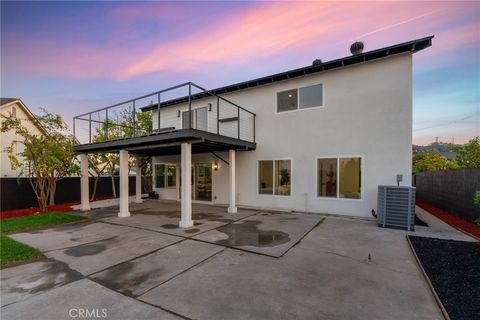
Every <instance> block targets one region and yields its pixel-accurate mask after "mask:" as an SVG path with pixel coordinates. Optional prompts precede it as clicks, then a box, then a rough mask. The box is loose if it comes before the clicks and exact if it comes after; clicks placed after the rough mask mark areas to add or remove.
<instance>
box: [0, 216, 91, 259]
mask: <svg viewBox="0 0 480 320" xmlns="http://www.w3.org/2000/svg"><path fill="white" fill-rule="evenodd" d="M80 220H85V218H84V217H79V216H73V215H68V214H64V213H61V212H50V213H45V214H38V215H32V216H26V217H19V218H10V219H5V220H1V221H0V266H4V265H7V264H10V263H13V262H20V261H25V260H31V259H35V258H38V257H40V256H41V255H42V253H41V252H40V251H39V250H37V249H35V248H32V247H30V246H27V245H26V244H23V243H20V242H18V241H15V240H13V239H11V238H9V237H7V236H6V235H3V233H5V232H12V231H25V230H28V229H34V228H39V227H45V226H53V225H56V224H62V223H67V222H74V221H80Z"/></svg>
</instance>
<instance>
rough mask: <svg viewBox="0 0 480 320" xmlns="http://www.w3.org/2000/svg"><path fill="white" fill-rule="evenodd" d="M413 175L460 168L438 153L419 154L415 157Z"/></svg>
mask: <svg viewBox="0 0 480 320" xmlns="http://www.w3.org/2000/svg"><path fill="white" fill-rule="evenodd" d="M412 160H413V173H418V172H424V171H435V170H447V169H456V168H458V166H457V164H456V163H455V162H454V161H452V160H449V159H447V158H445V157H443V156H442V155H440V154H438V153H436V152H425V153H419V154H416V155H414V156H413V159H412Z"/></svg>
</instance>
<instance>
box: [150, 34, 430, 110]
mask: <svg viewBox="0 0 480 320" xmlns="http://www.w3.org/2000/svg"><path fill="white" fill-rule="evenodd" d="M433 37H434V36H429V37H425V38H420V39H416V40H411V41H408V42H403V43H400V44H396V45H393V46H390V47H385V48H381V49H377V50H372V51H368V52H364V53H360V54H355V55H351V56H347V57H343V58H340V59H336V60H331V61H327V62H323V63H320V64H316V65H310V66H306V67H302V68H298V69H293V70H289V71H285V72H281V73H277V74H273V75H269V76H265V77H261V78H257V79H253V80H248V81H244V82H239V83H235V84H232V85H228V86H224V87H220V88H217V89H213V90H209V92H210V93H213V94H216V95H220V94H224V93H230V92H234V91H238V90H243V89H248V88H253V87H257V86H261V85H266V84H270V83H274V82H278V81H283V80H288V79H293V78H297V77H301V76H305V75H310V74H314V73H319V72H324V71H327V70H332V69H337V68H342V67H346V66H350V65H354V64H359V63H365V62H367V61H372V60H376V59H381V58H385V57H387V56H391V55H395V54H399V53H405V52H411V53H415V52H418V51H420V50H423V49H425V48H428V47H430V46H431V45H432V38H433ZM208 96H211V94H209V93H198V94H193V95H192V100H196V99H202V98H205V97H208ZM187 101H188V96H185V97H181V98H178V99H173V100H168V101H165V102H161V103H160V107H161V108H164V107H168V106H171V105H176V104H179V103H184V102H187ZM156 109H158V103H157V104H153V105H150V106H147V107H143V108H141V110H142V111H151V110H156Z"/></svg>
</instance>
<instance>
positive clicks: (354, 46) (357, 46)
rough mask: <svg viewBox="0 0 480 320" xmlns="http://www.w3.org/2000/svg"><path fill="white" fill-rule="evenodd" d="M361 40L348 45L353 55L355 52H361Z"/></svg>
mask: <svg viewBox="0 0 480 320" xmlns="http://www.w3.org/2000/svg"><path fill="white" fill-rule="evenodd" d="M363 47H364V45H363V42H361V41H356V42H354V43H352V45H351V46H350V52H351V53H352V54H353V55H356V54H360V53H362V52H363Z"/></svg>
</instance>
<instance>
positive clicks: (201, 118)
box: [195, 107, 208, 131]
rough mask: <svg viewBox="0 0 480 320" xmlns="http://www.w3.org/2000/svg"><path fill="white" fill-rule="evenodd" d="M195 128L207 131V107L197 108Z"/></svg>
mask: <svg viewBox="0 0 480 320" xmlns="http://www.w3.org/2000/svg"><path fill="white" fill-rule="evenodd" d="M195 115H196V117H195V129H198V130H203V131H207V130H208V127H207V119H208V110H207V108H206V107H204V108H199V109H196V110H195Z"/></svg>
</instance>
